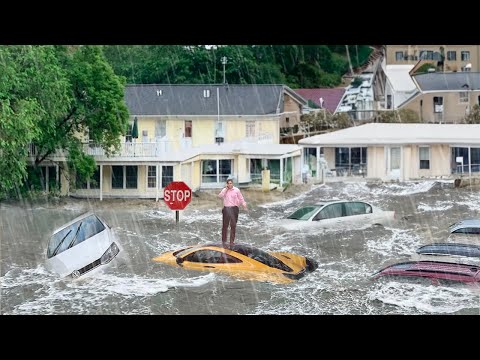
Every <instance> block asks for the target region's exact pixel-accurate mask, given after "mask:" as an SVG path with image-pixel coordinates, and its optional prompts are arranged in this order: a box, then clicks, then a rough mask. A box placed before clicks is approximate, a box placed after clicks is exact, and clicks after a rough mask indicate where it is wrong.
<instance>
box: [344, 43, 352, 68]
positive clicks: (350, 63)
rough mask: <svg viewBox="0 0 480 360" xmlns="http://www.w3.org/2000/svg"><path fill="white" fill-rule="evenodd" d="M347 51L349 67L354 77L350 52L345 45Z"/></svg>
mask: <svg viewBox="0 0 480 360" xmlns="http://www.w3.org/2000/svg"><path fill="white" fill-rule="evenodd" d="M345 49H346V50H347V59H348V65H349V66H350V75H352V76H353V68H352V60H351V59H350V52H349V51H348V45H345Z"/></svg>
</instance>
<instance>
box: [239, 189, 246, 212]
mask: <svg viewBox="0 0 480 360" xmlns="http://www.w3.org/2000/svg"><path fill="white" fill-rule="evenodd" d="M237 197H238V200H240V202H241V203H242V206H243V208H244V209H246V208H247V203H246V202H245V199H244V198H243V195H242V193H241V192H240V190H238V192H237Z"/></svg>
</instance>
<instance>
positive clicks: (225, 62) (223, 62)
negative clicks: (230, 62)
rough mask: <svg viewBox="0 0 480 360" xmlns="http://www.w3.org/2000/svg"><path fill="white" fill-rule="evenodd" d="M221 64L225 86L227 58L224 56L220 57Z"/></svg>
mask: <svg viewBox="0 0 480 360" xmlns="http://www.w3.org/2000/svg"><path fill="white" fill-rule="evenodd" d="M221 60H222V64H223V83H224V84H226V81H225V65H226V64H227V57H226V56H222V59H221Z"/></svg>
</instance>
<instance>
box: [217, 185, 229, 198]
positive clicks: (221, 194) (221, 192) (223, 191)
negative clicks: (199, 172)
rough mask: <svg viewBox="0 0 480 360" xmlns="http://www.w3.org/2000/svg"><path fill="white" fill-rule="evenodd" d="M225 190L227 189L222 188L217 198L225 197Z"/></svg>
mask: <svg viewBox="0 0 480 360" xmlns="http://www.w3.org/2000/svg"><path fill="white" fill-rule="evenodd" d="M227 189H228V188H227V187H224V188H223V189H222V191H220V193H219V194H218V197H221V198H223V197H224V196H225V193H226V192H227Z"/></svg>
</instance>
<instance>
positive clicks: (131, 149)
mask: <svg viewBox="0 0 480 360" xmlns="http://www.w3.org/2000/svg"><path fill="white" fill-rule="evenodd" d="M172 144H173V141H158V142H139V143H137V142H125V143H122V144H120V150H119V151H118V152H116V153H115V154H113V155H111V157H153V156H160V155H161V154H165V153H168V152H171V151H172V149H173V145H172ZM83 150H84V151H85V153H87V154H88V155H92V156H105V150H104V149H103V148H102V147H100V146H97V145H96V144H92V143H90V144H83Z"/></svg>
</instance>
